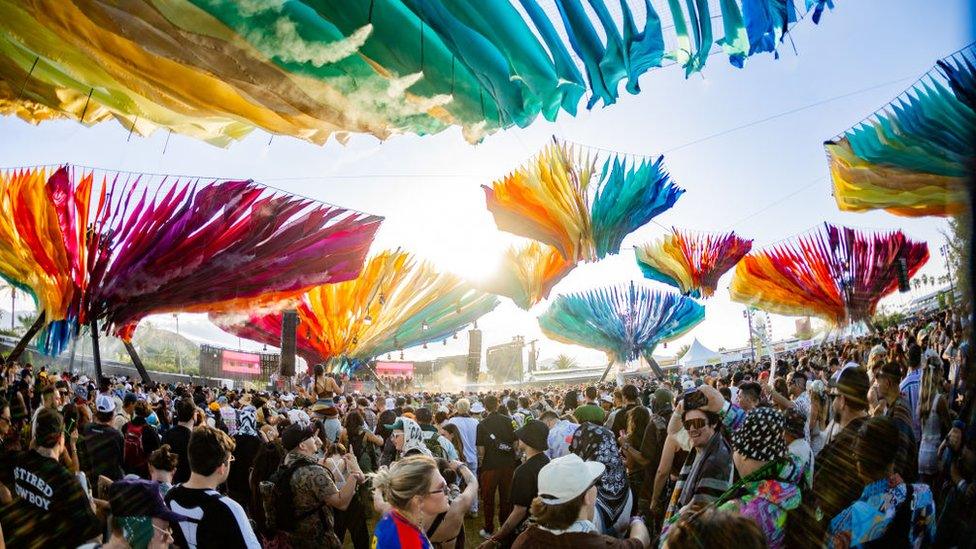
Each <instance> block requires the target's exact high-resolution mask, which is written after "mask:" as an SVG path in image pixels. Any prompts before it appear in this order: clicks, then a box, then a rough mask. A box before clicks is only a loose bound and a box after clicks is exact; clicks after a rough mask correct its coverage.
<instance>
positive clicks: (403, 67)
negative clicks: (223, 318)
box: [0, 0, 829, 146]
mask: <svg viewBox="0 0 976 549" xmlns="http://www.w3.org/2000/svg"><path fill="white" fill-rule="evenodd" d="M712 3H714V0H711V1H709V0H693V1H688V2H680V1H678V0H669V2H668V5H667V7H666V8H665V7H664V6H662V5H658V6H656V7H655V5H653V4H652V3H651V2H650V1H649V0H644V1H643V2H641V1H639V0H621V1H620V2H619V3H618V2H614V1H612V0H611V1H607V0H588V2H587V5H588V8H589V9H586V8H584V6H583V3H582V2H581V1H580V0H519V1H518V2H514V1H513V0H490V1H486V0H451V1H448V0H318V1H315V2H311V1H308V0H291V1H283V0H268V1H259V2H255V1H248V2H240V1H232V0H165V1H162V0H133V1H129V2H121V3H120V2H105V1H100V0H26V1H22V0H0V112H2V113H5V114H8V115H11V114H12V115H17V116H19V117H21V118H23V119H24V120H27V121H29V122H32V123H39V122H42V121H45V120H51V119H57V118H70V119H74V120H80V121H81V122H82V123H84V124H86V125H90V124H95V123H98V122H102V121H106V120H110V119H115V120H117V121H118V122H119V123H120V124H121V125H122V126H123V127H124V128H125V129H126V130H127V131H131V132H134V133H136V134H139V135H147V134H150V133H152V132H153V131H154V130H155V129H156V128H159V127H162V128H168V129H169V130H171V131H175V132H178V133H182V134H186V135H190V136H193V137H195V138H198V139H202V140H204V141H207V142H209V143H212V144H215V145H219V146H226V145H227V144H229V143H231V142H233V141H235V140H238V139H241V138H243V137H244V136H246V135H247V134H248V133H250V132H251V131H252V130H254V129H255V128H260V129H262V130H265V131H267V132H270V133H272V134H277V135H289V136H294V137H298V138H300V139H305V140H308V141H311V142H314V143H320V144H321V143H325V142H326V141H327V140H328V139H329V138H330V137H331V136H336V137H337V138H338V139H340V140H345V139H346V138H347V137H348V136H349V135H350V134H353V133H367V134H371V135H374V136H376V137H379V138H381V139H385V138H387V137H389V136H390V135H393V134H397V133H414V134H430V133H435V132H439V131H442V130H444V129H446V128H448V127H451V126H460V127H461V129H462V131H463V133H464V136H465V137H466V138H467V139H468V140H469V141H472V142H476V141H478V140H480V139H481V138H482V137H483V136H484V135H486V134H488V133H491V132H493V131H496V130H497V129H499V128H506V127H510V126H513V125H514V126H519V127H525V126H527V125H528V124H530V123H531V122H532V121H533V120H534V119H536V118H537V117H538V116H539V115H540V114H541V115H543V116H544V117H545V118H547V119H548V120H554V119H555V118H556V116H557V114H558V113H559V112H560V111H561V110H562V111H565V112H567V113H569V114H570V115H575V114H576V112H577V107H578V105H579V103H580V101H581V100H582V98H583V97H584V95H588V96H589V98H588V100H587V102H586V104H587V107H588V108H592V107H593V106H594V105H596V104H597V103H600V102H602V103H603V104H605V105H609V104H612V103H614V102H615V101H616V100H617V97H618V88H619V84H620V82H621V81H623V80H625V79H626V88H627V90H628V91H629V92H630V93H637V92H638V91H639V88H640V87H639V84H638V79H639V78H640V76H641V75H643V74H644V73H646V72H647V71H648V70H649V69H651V68H653V67H658V66H661V65H662V64H664V63H667V62H671V61H676V62H678V63H681V64H682V65H683V66H684V67H685V70H686V73H688V74H690V73H692V72H695V71H698V70H701V68H702V67H703V66H704V64H705V59H706V57H707V56H708V55H709V53H711V52H712V51H720V50H724V51H725V52H727V53H728V54H729V55H730V59H731V60H732V63H733V64H734V65H736V66H742V62H743V60H744V59H745V57H747V56H749V55H753V54H756V53H760V52H765V51H774V50H775V47H776V45H777V43H778V42H779V41H780V40H781V39H782V37H783V36H784V33H785V32H786V31H787V29H788V27H789V25H790V24H791V23H793V22H794V21H796V20H797V16H796V13H794V9H793V2H792V1H784V0H721V1H720V2H719V4H720V6H719V9H715V8H713V7H712V6H711V5H710V4H712ZM824 3H825V0H807V9H808V10H814V12H815V13H817V14H819V11H821V10H822V7H823V5H824ZM827 3H829V2H827ZM817 18H818V16H817V15H815V17H814V19H817ZM713 28H715V29H717V32H714V31H713ZM689 29H690V33H689ZM718 33H724V35H725V36H724V37H721V38H719V37H718Z"/></svg>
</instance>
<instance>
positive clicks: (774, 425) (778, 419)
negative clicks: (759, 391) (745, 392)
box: [732, 408, 786, 461]
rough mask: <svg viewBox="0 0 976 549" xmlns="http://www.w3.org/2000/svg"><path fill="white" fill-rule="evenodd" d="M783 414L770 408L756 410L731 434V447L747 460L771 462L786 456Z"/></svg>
mask: <svg viewBox="0 0 976 549" xmlns="http://www.w3.org/2000/svg"><path fill="white" fill-rule="evenodd" d="M785 426H786V421H785V420H784V419H783V414H781V413H779V412H778V411H776V410H774V409H772V408H756V409H755V410H753V411H752V412H750V413H749V414H748V415H747V416H746V420H745V422H744V423H743V424H742V427H739V429H738V430H736V431H735V432H734V433H732V447H733V448H735V449H736V450H738V452H739V453H740V454H742V455H744V456H745V457H747V458H750V459H754V460H756V461H772V460H774V459H776V458H780V457H783V456H785V455H786V441H784V440H783V429H784V428H785Z"/></svg>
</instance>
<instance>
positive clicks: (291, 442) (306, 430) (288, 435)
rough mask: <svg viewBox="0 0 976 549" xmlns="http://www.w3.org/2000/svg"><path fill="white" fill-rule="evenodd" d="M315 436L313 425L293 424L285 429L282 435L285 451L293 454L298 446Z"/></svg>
mask: <svg viewBox="0 0 976 549" xmlns="http://www.w3.org/2000/svg"><path fill="white" fill-rule="evenodd" d="M314 435H315V428H314V427H312V426H311V425H308V426H306V425H302V424H301V423H292V424H291V425H289V426H288V427H285V430H284V432H283V433H281V445H282V446H283V447H284V448H285V450H287V451H289V452H291V451H292V450H294V449H295V448H298V445H299V444H301V443H303V442H305V441H306V440H308V439H310V438H312V437H313V436H314Z"/></svg>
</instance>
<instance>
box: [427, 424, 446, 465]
mask: <svg viewBox="0 0 976 549" xmlns="http://www.w3.org/2000/svg"><path fill="white" fill-rule="evenodd" d="M423 438H424V444H425V445H426V446H427V449H428V450H430V454H431V455H432V456H434V459H447V450H445V449H444V447H443V446H441V441H440V440H439V438H440V437H438V436H437V433H436V432H434V431H424V434H423Z"/></svg>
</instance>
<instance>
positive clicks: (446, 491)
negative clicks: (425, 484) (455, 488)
mask: <svg viewBox="0 0 976 549" xmlns="http://www.w3.org/2000/svg"><path fill="white" fill-rule="evenodd" d="M450 493H451V488H450V486H448V485H447V483H446V482H445V483H444V486H441V487H440V488H439V489H437V490H432V491H430V492H427V494H429V495H431V496H433V495H435V494H444V495H445V496H446V495H448V494H450Z"/></svg>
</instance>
